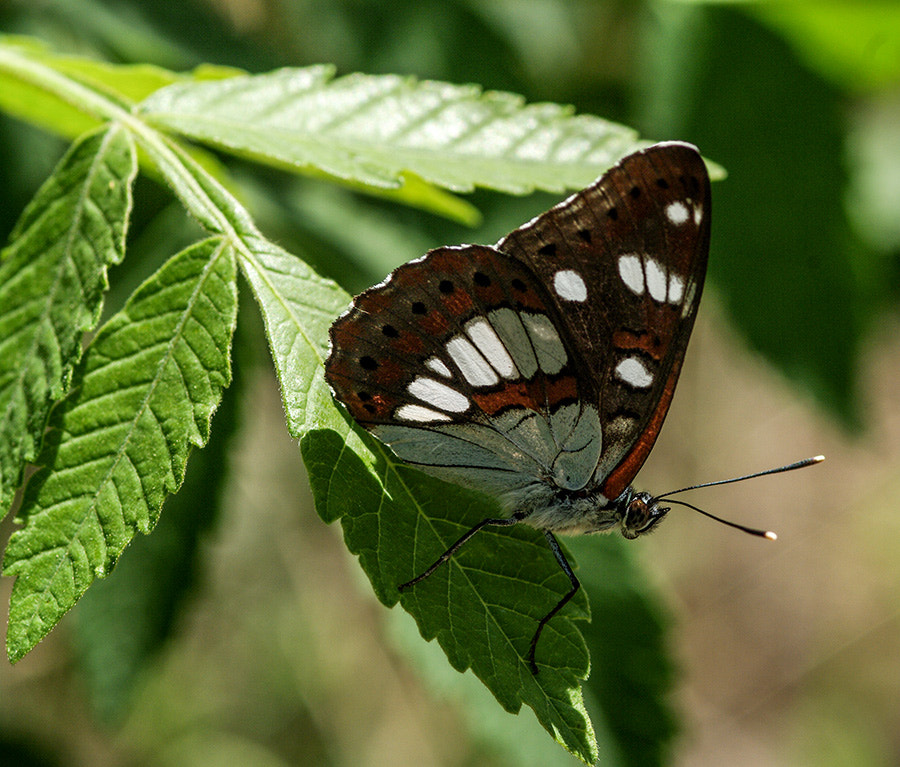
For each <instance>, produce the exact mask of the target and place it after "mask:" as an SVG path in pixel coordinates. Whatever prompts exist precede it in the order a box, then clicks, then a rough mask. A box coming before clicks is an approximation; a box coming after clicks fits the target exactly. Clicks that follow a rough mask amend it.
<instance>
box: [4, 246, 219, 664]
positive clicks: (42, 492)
mask: <svg viewBox="0 0 900 767" xmlns="http://www.w3.org/2000/svg"><path fill="white" fill-rule="evenodd" d="M236 299H237V294H236V287H235V265H234V255H233V252H232V250H231V249H230V248H229V247H228V246H227V245H226V244H223V242H222V241H220V240H217V239H210V240H206V241H204V242H202V243H199V244H198V245H195V246H193V247H191V248H188V249H187V250H185V251H183V252H181V253H179V254H178V255H176V256H174V257H173V258H172V259H170V260H169V261H168V262H167V263H166V265H165V266H163V268H162V269H160V271H159V272H157V273H156V274H155V275H154V276H153V277H151V278H150V279H149V280H148V281H147V282H145V283H144V284H143V285H142V286H141V287H140V288H139V289H138V290H137V291H136V292H135V294H134V295H133V296H132V298H131V299H130V300H129V301H128V303H127V304H126V305H125V308H124V309H123V310H122V311H121V312H119V313H118V314H116V315H115V316H114V317H113V318H112V319H110V320H109V322H107V323H106V325H105V326H104V327H103V328H102V329H101V331H100V332H99V333H98V335H97V337H96V339H95V340H94V342H93V344H92V345H91V346H90V347H89V350H88V352H87V354H86V355H85V359H84V362H83V366H82V370H81V371H79V372H80V376H79V378H78V380H77V384H78V385H77V388H75V389H74V390H73V394H72V396H70V398H69V399H68V400H67V401H65V402H64V403H63V405H62V406H60V407H58V408H57V409H56V410H55V411H54V415H53V418H52V419H51V431H50V432H49V434H48V437H47V441H46V444H45V448H44V451H43V452H42V454H41V456H40V457H39V463H41V464H42V465H43V467H44V468H42V469H41V470H40V471H39V472H38V473H37V474H36V475H35V476H34V477H33V478H32V480H31V482H29V484H28V487H27V489H26V493H25V498H24V500H23V503H22V509H21V512H20V519H19V521H20V522H22V523H23V524H24V529H22V530H19V531H17V532H16V533H14V534H13V536H12V537H11V539H10V542H9V546H8V547H7V550H6V555H5V557H4V574H5V575H15V576H17V578H16V582H15V585H14V587H13V593H12V598H11V605H10V619H9V631H8V634H7V652H8V655H9V657H10V660H12V661H16V660H18V659H19V658H21V657H22V656H23V655H24V654H25V653H26V652H28V651H29V650H30V649H31V648H32V647H34V645H35V644H36V643H37V642H38V641H40V639H41V638H43V637H44V636H45V635H46V634H47V633H48V632H49V631H50V629H52V628H53V626H55V625H56V623H57V622H58V621H59V619H60V618H61V617H62V615H63V614H64V613H65V612H66V611H67V610H68V609H70V608H71V607H72V606H73V605H74V604H75V602H76V601H77V600H78V598H79V597H80V596H81V595H82V594H83V593H84V592H85V590H86V589H87V588H88V587H89V586H90V585H91V583H92V582H93V581H94V579H96V578H101V577H104V576H105V575H107V574H108V573H109V571H110V569H111V568H112V566H113V565H114V564H115V562H116V560H117V559H118V557H119V555H120V554H121V553H122V551H123V549H124V548H125V546H126V545H127V544H128V543H129V541H130V540H131V539H132V537H133V536H134V533H135V532H136V531H140V532H143V533H147V532H149V531H150V530H151V529H152V528H153V526H154V525H155V524H156V520H157V518H158V515H159V509H160V507H161V506H162V502H163V500H164V498H165V496H166V494H167V493H169V492H172V491H174V490H175V489H177V488H178V486H179V485H180V484H181V481H182V479H183V477H184V467H185V463H186V461H187V457H188V453H189V452H190V448H191V446H192V445H196V446H200V445H203V444H204V443H205V442H206V440H207V438H208V433H209V419H210V417H211V415H212V412H213V410H214V409H215V407H216V405H217V404H218V402H219V399H220V396H221V391H222V388H223V387H224V386H226V385H227V384H228V382H229V380H230V359H229V353H230V346H231V336H232V331H233V329H234V322H235V314H236Z"/></svg>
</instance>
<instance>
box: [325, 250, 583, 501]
mask: <svg viewBox="0 0 900 767" xmlns="http://www.w3.org/2000/svg"><path fill="white" fill-rule="evenodd" d="M561 321H562V320H561V318H560V317H559V316H558V314H557V312H556V308H555V305H554V302H553V299H552V296H551V295H550V294H549V293H548V291H547V290H546V288H545V287H544V286H543V285H542V284H541V282H540V280H539V279H537V278H536V277H535V275H534V273H533V272H532V271H531V269H530V268H529V267H528V266H526V265H525V264H522V263H520V262H517V261H516V260H515V259H512V258H510V257H509V256H508V255H506V254H504V253H501V252H499V251H497V250H496V249H494V248H490V247H485V246H478V245H467V246H461V247H458V248H439V249H437V250H434V251H431V252H430V253H429V254H428V255H426V256H424V257H423V258H421V259H418V260H417V261H413V262H410V263H408V264H404V265H403V266H401V267H399V268H398V269H396V270H395V271H394V272H393V273H392V274H391V275H390V276H389V277H388V279H387V280H385V282H383V283H381V284H380V285H376V286H375V287H373V288H370V289H369V290H367V291H365V292H364V293H362V294H361V295H359V296H358V297H357V298H356V299H355V300H354V302H353V304H352V306H351V307H350V309H348V311H347V312H346V313H345V314H344V315H342V316H341V317H340V318H339V319H338V320H337V321H336V322H335V323H334V325H333V326H332V329H331V353H330V355H329V358H328V361H327V363H326V376H327V379H328V381H329V383H330V384H331V386H332V388H333V390H334V392H335V393H336V395H337V397H338V398H339V399H340V400H341V402H343V403H344V404H345V405H346V407H347V408H348V410H349V411H350V414H351V415H352V416H353V417H354V418H355V419H356V420H357V421H358V422H359V423H361V424H362V425H363V426H364V427H366V428H367V429H368V430H369V431H371V432H372V433H373V434H375V435H376V436H377V437H379V438H380V439H381V440H382V441H384V442H386V443H387V444H388V445H390V446H391V448H392V449H393V450H394V452H395V453H396V454H397V455H398V456H399V457H400V458H402V459H403V460H404V461H407V462H408V463H411V464H413V465H416V466H418V467H420V468H422V469H423V470H425V471H427V472H429V473H431V474H434V475H436V476H439V477H441V478H444V479H448V480H451V481H455V482H458V483H460V484H464V485H467V486H470V487H474V488H477V489H481V490H483V491H486V492H489V493H492V494H494V495H501V496H502V495H503V494H504V493H506V492H510V491H512V490H514V489H517V488H521V487H523V486H525V485H528V484H529V483H532V482H535V480H544V481H548V482H552V483H554V484H556V485H558V486H559V487H563V488H569V489H578V488H581V487H584V486H585V484H587V482H588V481H590V478H591V476H592V475H593V472H594V469H595V467H596V465H597V461H598V460H599V457H600V442H599V437H600V434H601V429H600V422H599V413H598V411H597V408H596V406H595V405H594V404H593V403H595V402H596V397H597V394H596V392H594V391H593V389H592V381H591V380H590V379H583V378H582V377H580V376H578V375H577V367H576V365H575V359H576V355H575V354H573V352H572V351H571V350H570V349H569V348H568V346H567V345H566V343H565V342H564V341H563V339H562V338H561V337H560V335H559V333H558V331H557V329H556V328H557V327H559V324H560V322H561ZM585 403H590V404H585Z"/></svg>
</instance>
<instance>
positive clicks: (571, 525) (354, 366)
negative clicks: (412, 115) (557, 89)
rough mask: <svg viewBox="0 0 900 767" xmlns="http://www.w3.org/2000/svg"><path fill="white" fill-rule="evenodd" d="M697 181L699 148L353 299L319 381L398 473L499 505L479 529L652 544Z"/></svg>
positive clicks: (669, 147)
mask: <svg viewBox="0 0 900 767" xmlns="http://www.w3.org/2000/svg"><path fill="white" fill-rule="evenodd" d="M710 212H711V211H710V184H709V177H708V175H707V171H706V166H705V164H704V162H703V160H702V158H701V157H700V154H699V153H698V151H697V150H696V148H695V147H693V146H691V145H689V144H686V143H681V142H666V143H660V144H656V145H653V146H651V147H648V148H646V149H643V150H641V151H638V152H635V153H634V154H631V155H629V156H627V157H625V158H624V159H623V160H621V161H620V162H619V163H618V164H617V165H616V166H614V167H613V168H612V169H611V170H609V171H608V172H607V173H605V174H604V175H603V176H601V177H600V178H599V179H598V180H597V181H596V182H595V183H593V184H592V185H591V186H589V187H587V188H586V189H584V190H582V191H580V192H578V193H577V194H574V195H573V196H571V197H569V198H568V199H566V200H565V201H564V202H562V203H560V204H559V205H557V206H555V207H554V208H551V209H550V210H549V211H547V212H546V213H544V214H542V215H540V216H537V217H536V218H535V219H533V220H532V221H530V222H528V223H527V224H525V225H523V226H521V227H520V228H518V229H516V230H515V231H513V232H511V233H510V234H508V235H507V236H506V237H504V238H503V239H501V240H500V241H499V242H498V243H497V244H496V245H494V246H493V247H490V246H485V245H461V246H457V247H441V248H437V249H435V250H432V251H430V252H429V253H428V254H427V255H425V256H423V257H422V258H419V259H417V260H414V261H411V262H409V263H407V264H404V265H403V266H400V267H399V268H397V269H396V270H394V271H393V272H392V273H391V274H390V275H389V276H388V277H387V279H385V280H384V282H382V283H380V284H379V285H375V286H374V287H372V288H369V289H368V290H366V291H365V292H363V293H362V294H360V295H359V296H357V297H356V298H355V299H354V301H353V303H352V304H351V306H350V308H349V309H348V310H347V311H346V312H345V313H344V314H343V315H342V316H341V317H339V318H338V319H337V320H336V321H335V322H334V324H333V325H332V327H331V333H330V340H331V350H330V354H329V357H328V360H327V362H326V368H325V369H326V378H327V380H328V383H329V384H330V386H331V389H332V391H333V393H334V395H335V396H336V398H337V399H338V400H339V401H340V402H341V403H343V405H344V406H345V407H346V408H347V410H348V411H349V413H350V415H351V416H352V417H353V418H354V419H355V420H356V421H357V422H358V423H360V424H361V425H362V426H364V427H365V428H366V429H367V430H368V431H370V432H371V433H372V434H374V435H375V436H376V437H378V438H379V439H380V440H381V441H383V442H384V443H386V444H387V445H388V446H390V448H391V449H392V450H393V452H394V453H396V455H397V456H398V457H399V458H401V459H402V460H403V461H405V462H406V463H408V464H410V465H412V466H415V467H417V468H419V469H421V470H422V471H425V472H427V473H428V474H432V475H434V476H437V477H440V478H441V479H445V480H449V481H452V482H456V483H458V484H460V485H463V486H466V487H469V488H474V489H476V490H481V491H483V492H486V493H488V494H490V495H492V496H494V497H496V498H497V499H498V500H499V502H500V504H501V505H502V507H503V508H504V509H505V510H506V516H503V517H498V518H490V519H486V520H484V521H482V522H481V523H479V524H478V525H476V526H475V527H474V528H472V529H471V530H469V531H468V532H467V533H466V534H465V535H464V536H463V537H462V538H460V539H459V540H458V541H456V543H454V544H453V546H451V547H450V548H449V549H448V550H447V551H446V552H444V554H443V555H442V556H441V557H440V558H439V559H438V560H437V561H436V562H435V563H434V565H432V567H430V568H429V569H428V570H426V571H425V572H423V573H422V574H421V575H419V576H418V577H417V578H414V579H413V580H412V581H409V582H407V583H405V584H401V585H400V589H401V590H403V589H407V588H410V587H412V586H413V585H415V584H416V583H419V582H421V581H422V580H424V579H425V578H426V577H427V576H429V575H430V574H431V573H432V572H434V570H435V569H437V568H438V567H439V566H440V565H441V564H442V563H444V562H446V561H447V559H448V558H449V557H450V556H452V555H453V554H454V553H455V552H456V551H457V550H458V549H459V548H460V546H462V545H463V544H464V543H465V542H466V541H467V540H469V539H470V538H471V537H472V536H473V535H474V534H475V533H477V532H478V531H479V530H481V529H482V528H484V527H486V526H500V527H503V526H510V525H514V524H518V523H525V524H528V525H531V526H533V527H536V528H538V529H540V530H542V531H543V532H544V535H545V537H546V539H547V542H548V544H549V546H550V549H551V551H552V552H553V554H554V556H555V557H556V560H557V562H558V563H559V565H560V567H561V568H562V570H563V571H564V572H565V574H566V575H567V576H568V578H569V581H570V584H571V588H570V590H569V591H568V592H567V593H566V595H565V596H564V597H563V598H562V599H561V600H560V601H559V603H558V604H556V605H555V606H554V607H553V609H552V610H550V611H549V612H548V613H547V615H545V616H544V617H543V618H542V619H541V621H540V623H539V625H538V627H537V630H536V632H535V634H534V636H533V638H532V641H531V646H530V648H529V655H528V660H529V665H530V667H531V670H532V671H533V672H534V673H537V664H536V660H535V653H536V648H537V643H538V639H539V637H540V634H541V631H542V630H543V628H544V626H545V625H546V624H547V622H548V621H550V619H552V618H553V616H554V615H556V614H557V613H558V612H559V611H560V610H561V609H562V608H563V606H564V605H565V604H566V603H567V602H568V601H569V600H570V599H571V598H572V597H573V596H574V595H575V593H576V592H577V590H578V588H579V582H578V579H577V578H576V576H575V574H574V573H573V571H572V568H571V566H570V565H569V563H568V561H567V560H566V557H565V554H564V553H563V551H562V549H561V547H560V545H559V543H558V541H557V539H556V536H555V534H556V533H594V532H600V531H609V530H613V529H618V530H619V531H620V532H621V534H622V535H623V536H625V537H626V538H637V537H638V536H641V535H644V534H646V533H648V532H650V531H651V530H653V529H654V528H655V527H656V526H657V525H658V524H659V523H660V522H661V521H662V519H663V518H664V517H665V515H666V513H667V512H668V511H669V509H668V508H665V507H663V506H661V505H660V503H659V500H660V499H659V498H654V497H653V496H652V495H651V494H650V493H646V492H637V491H635V490H634V488H633V487H632V486H631V483H632V481H633V479H634V477H635V475H636V474H637V473H638V470H639V469H640V468H641V466H642V465H643V463H644V461H645V460H646V458H647V456H648V454H649V453H650V450H651V449H652V447H653V445H654V443H655V442H656V438H657V436H658V435H659V432H660V429H661V427H662V425H663V421H664V420H665V417H666V413H667V412H668V410H669V405H670V403H671V401H672V395H673V394H674V391H675V384H676V383H677V381H678V375H679V373H680V371H681V367H682V362H683V360H684V354H685V350H686V348H687V345H688V340H689V338H690V335H691V329H692V327H693V325H694V318H695V317H696V315H697V307H698V306H699V303H700V296H701V294H702V292H703V281H704V277H705V275H706V265H707V258H708V254H709V240H710Z"/></svg>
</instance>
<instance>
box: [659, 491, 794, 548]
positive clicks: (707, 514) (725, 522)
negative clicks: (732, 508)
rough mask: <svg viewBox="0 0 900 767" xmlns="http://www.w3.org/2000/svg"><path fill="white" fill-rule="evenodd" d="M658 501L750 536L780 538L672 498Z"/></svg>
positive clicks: (773, 539)
mask: <svg viewBox="0 0 900 767" xmlns="http://www.w3.org/2000/svg"><path fill="white" fill-rule="evenodd" d="M658 500H660V501H665V502H666V503H677V504H678V505H679V506H687V507H688V508H689V509H693V510H694V511H698V512H700V513H701V514H702V515H703V516H704V517H709V518H710V519H714V520H716V522H721V523H722V524H723V525H728V526H729V527H733V528H735V529H737V530H740V531H741V532H744V533H749V534H750V535H756V536H758V537H760V538H768V539H769V540H770V541H775V540H778V536H777V535H776V534H775V533H773V532H772V531H771V530H759V529H757V528H755V527H747V526H746V525H740V524H738V523H737V522H731V521H730V520H728V519H722V517H717V516H716V515H715V514H710V512H708V511H705V510H703V509H701V508H700V507H699V506H694V505H693V504H690V503H687V502H686V501H676V500H673V499H672V498H660V499H658Z"/></svg>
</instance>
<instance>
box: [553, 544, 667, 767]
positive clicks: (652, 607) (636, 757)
mask: <svg viewBox="0 0 900 767" xmlns="http://www.w3.org/2000/svg"><path fill="white" fill-rule="evenodd" d="M567 543H569V545H570V547H571V548H572V550H573V551H574V552H575V554H576V555H577V557H578V559H579V560H580V561H582V562H586V563H590V565H589V566H586V567H584V568H582V569H581V571H580V572H579V579H580V580H581V585H582V586H583V587H584V590H585V592H586V593H587V595H588V598H589V600H590V604H591V614H592V620H591V622H590V624H589V625H587V626H585V627H584V629H583V633H584V637H585V639H586V640H587V643H588V647H589V649H590V652H591V678H590V679H589V680H588V683H587V686H586V689H585V693H586V695H587V696H588V703H589V705H588V711H589V712H590V713H591V716H592V718H593V720H594V722H595V723H596V722H597V721H600V715H598V713H595V709H600V714H601V715H602V721H603V722H605V725H606V730H607V737H608V738H609V739H610V740H611V741H613V742H615V743H616V744H617V746H618V752H619V755H620V756H619V758H620V761H621V763H622V764H623V765H631V766H632V767H653V765H660V766H661V765H665V764H669V763H670V760H669V759H668V757H669V756H670V753H671V746H672V740H673V738H674V736H675V734H676V731H677V728H676V724H675V722H676V717H675V714H674V711H673V708H672V704H671V702H670V701H669V696H670V695H671V694H672V686H673V681H674V677H675V674H674V669H673V665H672V661H671V659H670V657H669V652H668V649H667V647H666V642H665V638H666V629H667V628H668V620H667V619H666V616H665V614H664V612H663V610H662V608H661V606H660V604H659V598H658V597H657V596H656V595H655V594H654V592H653V588H652V587H651V585H650V583H649V582H648V580H647V576H646V573H644V572H642V570H641V568H640V567H639V566H638V562H637V561H636V560H637V558H636V556H635V554H636V553H637V552H636V547H635V545H634V544H633V543H631V542H630V541H626V540H625V539H624V538H622V537H621V536H618V535H609V536H605V535H591V536H576V537H574V538H571V539H567Z"/></svg>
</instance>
